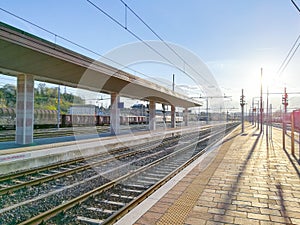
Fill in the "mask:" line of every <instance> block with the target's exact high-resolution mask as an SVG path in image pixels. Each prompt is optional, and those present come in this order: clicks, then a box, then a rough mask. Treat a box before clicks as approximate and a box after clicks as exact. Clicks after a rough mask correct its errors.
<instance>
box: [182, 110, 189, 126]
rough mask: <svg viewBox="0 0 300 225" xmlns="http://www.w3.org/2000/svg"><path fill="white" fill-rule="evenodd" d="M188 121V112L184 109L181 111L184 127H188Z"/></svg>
mask: <svg viewBox="0 0 300 225" xmlns="http://www.w3.org/2000/svg"><path fill="white" fill-rule="evenodd" d="M188 120H189V110H188V108H185V109H184V110H183V122H184V126H186V127H187V126H188Z"/></svg>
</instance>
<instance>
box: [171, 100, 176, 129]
mask: <svg viewBox="0 0 300 225" xmlns="http://www.w3.org/2000/svg"><path fill="white" fill-rule="evenodd" d="M175 119H176V118H175V106H174V105H171V128H175V127H176V120H175Z"/></svg>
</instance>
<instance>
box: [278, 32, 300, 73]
mask: <svg viewBox="0 0 300 225" xmlns="http://www.w3.org/2000/svg"><path fill="white" fill-rule="evenodd" d="M299 39H300V34H299V36H298V37H297V39H296V41H295V42H294V44H293V45H292V47H291V48H290V50H289V52H288V54H287V56H286V57H285V59H284V60H283V62H282V63H281V65H280V67H279V69H278V71H277V74H280V75H281V74H282V73H283V72H284V70H285V68H286V67H287V65H288V64H289V62H290V61H291V59H292V57H293V56H294V55H295V53H296V51H297V49H298V48H299V44H300V43H299V44H298V46H297V47H296V49H295V46H296V45H297V43H298V41H299ZM293 50H294V52H293V53H292V51H293ZM291 54H292V55H291Z"/></svg>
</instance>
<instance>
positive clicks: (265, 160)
mask: <svg viewBox="0 0 300 225" xmlns="http://www.w3.org/2000/svg"><path fill="white" fill-rule="evenodd" d="M240 131H241V129H240V128H237V129H236V130H235V131H234V132H232V133H231V134H230V135H229V136H227V137H226V138H225V139H224V140H223V141H222V143H220V145H219V146H215V148H214V149H212V150H211V151H209V152H207V153H205V154H204V155H203V156H202V157H200V158H199V159H198V160H197V161H195V162H194V163H193V164H191V165H190V166H189V167H187V168H186V169H185V170H183V171H182V172H181V173H179V174H177V176H176V177H174V178H173V179H172V180H170V181H169V182H168V183H167V184H166V185H164V186H162V187H161V188H160V189H159V190H157V191H156V192H155V193H153V194H152V195H151V196H149V197H148V198H147V199H146V200H145V201H143V202H142V203H141V204H140V205H139V206H138V207H136V208H135V209H133V210H132V211H131V212H129V213H128V214H127V215H126V216H124V217H123V218H121V219H120V220H119V221H118V222H117V224H135V225H145V224H147V225H149V224H186V225H187V224H197V225H198V224H206V225H210V224H260V225H268V224H300V182H299V178H300V166H299V162H298V161H297V159H296V157H294V156H292V155H291V154H290V150H289V149H282V144H281V141H282V140H281V135H282V134H281V131H280V130H278V129H273V132H272V139H269V138H266V134H264V133H262V134H260V132H259V130H257V129H256V128H255V127H253V126H252V125H251V124H248V125H247V126H246V127H245V132H244V133H243V134H241V133H240Z"/></svg>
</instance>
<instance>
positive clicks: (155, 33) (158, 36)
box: [120, 0, 209, 83]
mask: <svg viewBox="0 0 300 225" xmlns="http://www.w3.org/2000/svg"><path fill="white" fill-rule="evenodd" d="M120 1H121V2H122V3H123V4H124V6H125V8H128V9H129V10H130V12H132V13H133V14H134V15H135V16H136V17H137V18H138V19H139V20H140V21H141V22H142V23H143V24H144V25H145V26H146V27H147V28H148V29H149V30H150V31H151V32H152V33H153V34H154V35H155V36H156V37H157V38H158V39H159V40H160V41H162V42H163V43H164V45H165V46H166V47H167V48H169V49H170V50H171V51H172V52H173V53H174V54H175V55H176V56H177V57H178V58H180V60H182V62H183V63H184V64H185V65H188V66H189V67H190V68H191V69H192V70H193V71H194V72H196V73H197V74H198V75H199V76H201V77H202V79H203V80H205V81H206V82H208V81H207V80H206V79H205V78H204V77H203V75H202V74H200V73H199V72H198V71H197V70H195V69H194V68H193V67H192V66H191V65H190V64H189V63H188V62H187V61H186V60H185V59H184V58H183V57H182V56H181V55H179V54H178V53H177V52H176V51H175V49H174V48H172V47H171V46H170V45H169V44H168V43H167V42H166V41H165V40H164V39H163V38H162V37H161V36H160V35H158V34H157V32H155V31H154V30H153V29H152V28H151V27H150V26H149V25H148V24H147V23H146V22H145V21H144V20H143V19H142V18H141V17H140V16H139V15H138V14H137V13H136V12H135V11H134V10H133V9H132V8H130V7H129V6H128V4H127V3H126V2H125V1H123V0H120ZM126 21H127V20H126ZM208 83H209V82H208Z"/></svg>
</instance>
